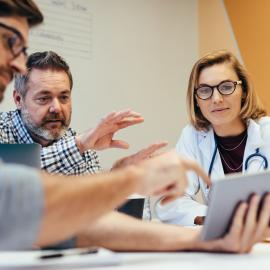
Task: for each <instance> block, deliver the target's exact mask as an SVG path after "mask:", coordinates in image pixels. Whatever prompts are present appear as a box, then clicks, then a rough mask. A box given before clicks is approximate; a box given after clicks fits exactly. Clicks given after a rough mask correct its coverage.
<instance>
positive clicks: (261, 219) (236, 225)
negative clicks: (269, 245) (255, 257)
mask: <svg viewBox="0 0 270 270" xmlns="http://www.w3.org/2000/svg"><path fill="white" fill-rule="evenodd" d="M259 205H260V198H259V196H258V195H253V196H252V198H251V200H250V202H249V203H245V202H243V203H241V204H240V205H239V207H238V208H237V210H236V212H235V215H234V218H233V221H232V225H231V227H230V229H229V232H228V233H227V234H226V235H225V236H224V237H223V238H221V239H217V240H213V241H207V242H202V241H200V240H198V241H195V243H194V245H193V246H191V247H190V249H191V250H194V249H195V250H206V251H217V252H233V253H248V252H250V251H251V249H252V247H253V245H254V244H256V243H258V242H260V241H262V240H263V239H264V237H265V235H266V233H267V232H269V219H270V195H269V194H268V195H267V196H265V198H264V199H263V203H262V208H261V211H260V213H259V216H257V214H258V209H259Z"/></svg>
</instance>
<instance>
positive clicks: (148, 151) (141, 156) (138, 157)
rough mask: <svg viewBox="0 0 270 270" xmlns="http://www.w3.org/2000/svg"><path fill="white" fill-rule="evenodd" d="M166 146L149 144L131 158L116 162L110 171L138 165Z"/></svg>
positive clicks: (164, 143) (163, 143)
mask: <svg viewBox="0 0 270 270" xmlns="http://www.w3.org/2000/svg"><path fill="white" fill-rule="evenodd" d="M167 145H168V143H167V142H160V143H154V144H151V145H150V146H148V147H146V148H144V149H142V150H140V151H139V152H137V153H135V154H133V155H131V156H128V157H124V158H121V159H119V160H117V161H116V162H115V163H114V164H113V166H112V170H114V169H119V168H123V167H125V166H128V165H135V164H138V163H139V162H141V161H143V160H145V159H149V158H152V157H154V156H156V155H157V151H158V150H160V149H161V148H163V147H165V146H167Z"/></svg>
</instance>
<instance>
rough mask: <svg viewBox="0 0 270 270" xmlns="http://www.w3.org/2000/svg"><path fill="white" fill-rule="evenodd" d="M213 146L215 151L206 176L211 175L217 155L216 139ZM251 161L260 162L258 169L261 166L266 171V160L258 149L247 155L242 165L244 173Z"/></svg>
mask: <svg viewBox="0 0 270 270" xmlns="http://www.w3.org/2000/svg"><path fill="white" fill-rule="evenodd" d="M215 144H216V145H215V150H214V153H213V156H212V159H211V162H210V166H209V170H208V176H210V175H211V173H212V170H213V166H214V162H215V159H216V155H217V150H218V146H217V141H216V139H215ZM253 160H261V165H260V167H259V169H260V168H261V167H262V165H263V169H264V170H266V169H268V160H267V158H266V157H265V156H264V155H262V154H261V153H260V150H259V148H256V150H255V153H254V154H251V155H249V156H248V157H247V159H246V161H245V163H244V168H245V171H247V170H248V167H249V166H250V164H251V163H252V161H253Z"/></svg>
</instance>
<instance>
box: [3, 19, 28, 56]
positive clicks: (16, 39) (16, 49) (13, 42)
mask: <svg viewBox="0 0 270 270" xmlns="http://www.w3.org/2000/svg"><path fill="white" fill-rule="evenodd" d="M0 27H2V28H4V29H6V30H8V31H10V32H12V36H9V35H7V34H6V35H5V34H3V39H4V40H6V44H7V46H8V48H9V50H10V52H11V53H12V56H13V57H14V58H16V57H18V56H19V55H20V54H21V53H23V55H24V56H25V57H27V47H26V46H24V41H23V37H22V34H21V33H20V32H19V31H18V30H17V29H15V28H13V27H11V26H8V25H5V24H3V23H1V22H0Z"/></svg>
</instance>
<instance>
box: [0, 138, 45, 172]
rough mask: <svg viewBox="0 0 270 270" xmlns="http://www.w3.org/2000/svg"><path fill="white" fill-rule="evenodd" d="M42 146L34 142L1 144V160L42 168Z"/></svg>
mask: <svg viewBox="0 0 270 270" xmlns="http://www.w3.org/2000/svg"><path fill="white" fill-rule="evenodd" d="M40 150H41V146H40V145H39V144H36V143H32V144H0V161H2V162H6V163H15V164H23V165H26V166H30V167H35V168H40Z"/></svg>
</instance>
